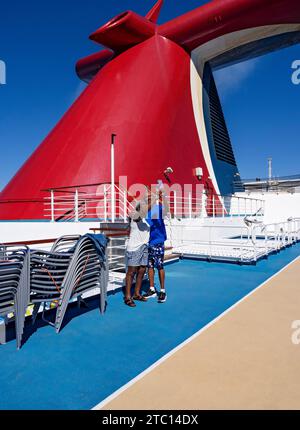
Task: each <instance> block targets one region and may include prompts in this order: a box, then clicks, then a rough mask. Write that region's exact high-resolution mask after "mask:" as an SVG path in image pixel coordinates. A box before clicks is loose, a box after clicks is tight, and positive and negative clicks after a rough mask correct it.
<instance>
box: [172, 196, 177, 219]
mask: <svg viewBox="0 0 300 430" xmlns="http://www.w3.org/2000/svg"><path fill="white" fill-rule="evenodd" d="M173 199H174V218H176V215H177V197H176V191H174V193H173Z"/></svg>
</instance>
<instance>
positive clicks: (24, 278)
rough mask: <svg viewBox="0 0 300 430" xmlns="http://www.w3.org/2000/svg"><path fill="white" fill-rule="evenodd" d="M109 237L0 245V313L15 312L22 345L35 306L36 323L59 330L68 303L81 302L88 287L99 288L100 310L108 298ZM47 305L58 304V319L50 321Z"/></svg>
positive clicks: (87, 237) (1, 314) (18, 337)
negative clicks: (33, 246) (40, 245)
mask: <svg viewBox="0 0 300 430" xmlns="http://www.w3.org/2000/svg"><path fill="white" fill-rule="evenodd" d="M107 241H108V239H107V238H106V237H105V236H103V235H89V234H87V235H84V236H63V237H61V238H59V239H58V240H57V241H56V242H55V243H54V244H53V246H52V248H51V250H50V251H45V250H29V249H28V248H27V247H24V246H20V247H13V248H9V247H6V246H0V316H5V317H6V316H7V315H8V314H9V313H11V312H13V313H14V316H15V326H16V339H17V347H18V349H19V348H20V347H21V344H22V335H23V330H24V323H25V314H26V309H27V307H28V305H29V304H33V305H34V307H33V313H32V324H34V323H35V321H36V317H37V314H38V312H39V310H40V307H41V305H42V306H43V308H42V319H43V320H44V321H45V322H47V323H49V324H51V325H52V326H54V327H55V329H56V332H57V333H58V332H59V331H60V329H61V326H62V323H63V319H64V316H65V313H66V310H67V307H68V305H69V303H70V301H73V300H75V299H77V300H78V303H79V304H80V303H81V301H82V296H83V295H85V294H86V293H88V292H89V291H90V290H95V289H100V310H101V313H104V310H105V305H106V297H107V283H108V263H107V258H106V257H107V255H106V254H107ZM47 303H54V304H55V306H56V316H55V322H54V323H52V322H51V321H49V320H47V319H46V317H45V310H46V304H47Z"/></svg>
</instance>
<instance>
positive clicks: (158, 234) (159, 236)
mask: <svg viewBox="0 0 300 430" xmlns="http://www.w3.org/2000/svg"><path fill="white" fill-rule="evenodd" d="M158 197H159V198H158V201H157V202H156V203H155V204H154V205H153V206H152V207H151V209H150V211H149V212H148V217H147V223H148V224H149V225H150V238H149V246H148V275H149V281H150V288H149V290H148V291H147V293H146V294H144V297H145V298H146V299H149V298H151V297H157V292H156V290H155V286H154V275H155V269H157V270H158V276H159V283H160V292H159V294H158V303H164V302H165V301H166V300H167V294H166V290H165V269H164V255H165V241H166V240H167V233H166V226H165V222H164V217H165V215H166V212H167V207H168V203H167V201H166V198H165V196H164V195H163V193H162V191H159V194H158Z"/></svg>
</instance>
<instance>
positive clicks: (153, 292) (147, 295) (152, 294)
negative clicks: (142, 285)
mask: <svg viewBox="0 0 300 430" xmlns="http://www.w3.org/2000/svg"><path fill="white" fill-rule="evenodd" d="M156 296H157V293H156V290H150V289H149V290H148V291H147V293H145V294H143V297H145V299H146V300H148V299H150V298H151V297H156Z"/></svg>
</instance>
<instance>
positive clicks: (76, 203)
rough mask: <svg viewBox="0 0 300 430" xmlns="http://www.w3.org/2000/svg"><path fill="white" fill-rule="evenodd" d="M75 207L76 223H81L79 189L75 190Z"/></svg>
mask: <svg viewBox="0 0 300 430" xmlns="http://www.w3.org/2000/svg"><path fill="white" fill-rule="evenodd" d="M74 205H75V222H78V221H79V211H78V189H77V188H76V190H75V198H74Z"/></svg>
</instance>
